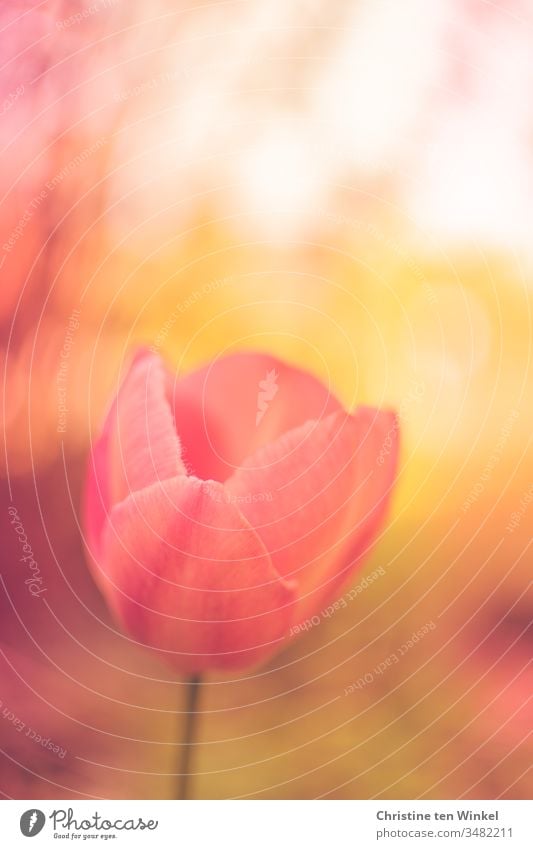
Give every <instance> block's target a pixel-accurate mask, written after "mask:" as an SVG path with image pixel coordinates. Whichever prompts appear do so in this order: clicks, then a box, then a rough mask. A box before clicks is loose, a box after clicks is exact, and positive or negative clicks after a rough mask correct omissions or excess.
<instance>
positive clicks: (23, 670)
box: [0, 0, 533, 799]
mask: <svg viewBox="0 0 533 849" xmlns="http://www.w3.org/2000/svg"><path fill="white" fill-rule="evenodd" d="M0 44H1V55H2V76H1V83H0V85H1V87H2V96H1V105H0V111H1V114H2V122H1V125H0V126H1V142H0V144H1V150H2V162H3V163H4V167H3V169H2V171H1V174H0V183H1V186H0V192H1V197H2V203H1V207H0V231H1V233H0V278H1V283H0V323H1V346H0V360H1V363H2V386H3V392H2V409H1V416H2V434H3V450H2V452H1V459H0V465H1V473H2V505H1V510H0V517H1V521H2V541H3V545H2V557H1V581H2V586H1V587H0V605H1V615H0V753H1V754H0V758H1V759H0V793H1V794H3V796H4V797H7V798H28V799H32V798H34V799H39V798H41V799H42V798H69V797H73V798H76V797H79V798H87V797H96V798H98V797H101V798H166V797H172V796H173V794H174V788H175V786H176V778H175V777H174V776H173V773H175V772H176V761H177V757H178V754H179V751H180V746H179V744H180V740H181V733H182V729H183V713H182V711H183V710H184V704H185V702H184V685H183V682H182V681H179V680H174V678H173V676H172V674H171V673H170V672H169V671H168V670H167V669H166V668H164V667H158V666H156V665H155V664H154V661H153V660H152V658H151V657H149V656H148V655H147V654H146V653H145V652H144V651H143V650H142V649H141V648H139V647H138V646H136V645H135V644H134V642H133V641H132V640H131V639H130V638H128V637H126V636H124V635H122V634H121V633H120V631H119V630H118V628H117V626H116V625H115V623H114V622H113V621H112V619H111V617H110V615H109V613H108V612H107V611H106V608H105V604H104V602H103V600H102V598H101V597H100V595H99V593H98V591H97V589H96V587H95V585H94V583H93V581H92V579H91V577H90V575H89V573H88V571H87V567H86V564H85V559H84V554H83V540H82V536H81V531H80V527H79V505H80V493H81V486H82V481H83V475H84V466H85V462H86V458H87V452H88V448H89V444H90V440H91V436H92V435H94V434H95V433H96V431H97V428H98V426H99V424H100V423H101V421H102V417H103V414H104V412H105V408H106V404H107V403H108V400H109V398H110V395H111V393H112V392H113V391H114V389H115V388H116V386H117V382H118V381H119V379H120V374H121V372H122V371H123V370H124V368H125V367H126V366H127V363H128V358H129V356H130V353H131V350H132V349H133V348H135V346H136V345H138V344H140V343H142V344H147V345H149V346H153V347H154V348H155V349H156V350H158V351H160V352H161V354H162V355H163V356H164V357H165V358H166V359H167V360H168V362H169V363H170V364H171V365H172V366H173V367H174V368H175V370H176V372H177V373H178V374H181V373H185V372H186V371H188V370H190V369H191V368H192V367H194V366H196V365H198V364H200V363H203V362H205V361H207V360H209V359H210V358H213V357H216V356H218V355H221V354H223V353H226V352H230V351H234V350H244V349H255V350H262V351H268V352H271V353H274V354H277V355H278V356H281V357H284V358H285V359H287V360H288V361H290V362H293V363H295V364H298V365H301V366H303V367H305V368H307V369H308V370H310V371H312V372H313V373H315V374H316V375H318V376H319V377H320V378H321V379H323V380H324V381H325V382H327V383H331V384H332V386H333V387H334V389H335V390H336V391H337V392H338V394H339V396H340V397H341V398H342V400H343V402H344V403H345V404H346V405H347V406H349V407H353V406H355V405H357V404H358V403H370V404H374V405H376V406H394V407H396V409H397V410H398V412H399V417H400V423H401V438H402V457H401V474H400V478H399V482H398V486H397V490H396V493H395V498H394V504H393V510H392V513H391V515H390V519H389V522H388V525H387V527H386V529H385V530H384V532H383V533H382V535H381V537H380V538H379V540H378V543H377V545H376V547H375V549H374V552H373V554H372V557H371V558H370V560H369V561H368V562H367V563H365V565H364V567H363V570H362V572H361V573H360V574H359V575H358V576H357V577H356V579H355V587H357V592H355V593H352V595H351V596H350V597H348V595H341V597H340V599H339V604H338V605H337V609H336V610H334V611H325V612H324V614H323V615H321V616H319V617H318V621H317V622H315V624H313V625H312V627H310V628H309V630H308V631H307V632H306V633H305V634H304V635H303V636H302V637H301V638H300V639H299V640H298V641H296V642H294V643H293V644H292V645H291V646H290V647H289V648H288V649H287V650H286V651H285V652H283V653H282V654H281V655H279V656H278V658H276V659H275V661H273V662H272V664H271V665H270V666H269V667H267V668H262V669H259V670H252V671H251V672H250V673H248V674H246V675H242V676H238V677H237V676H236V677H235V678H227V677H226V678H223V677H220V678H216V677H214V676H211V677H210V678H208V679H207V680H206V682H205V685H204V687H203V691H202V695H201V704H200V709H201V716H200V717H199V724H198V737H197V742H198V744H199V745H198V746H197V747H195V754H194V770H195V773H196V775H195V778H194V781H193V793H194V795H195V796H196V797H198V798H226V797H256V798H315V797H330V798H354V797H355V798H375V797H383V798H456V797H464V798H476V799H479V798H527V797H529V796H530V794H531V790H532V783H531V773H530V769H531V762H532V754H533V749H532V745H531V740H530V732H531V724H532V719H533V716H532V708H531V702H530V699H531V692H532V685H533V673H532V671H531V666H530V659H531V631H530V630H529V632H528V629H529V628H530V623H531V610H532V597H531V583H530V581H531V571H532V569H531V564H532V554H531V547H530V543H531V527H532V519H533V470H532V449H531V419H532V416H531V413H532V402H531V397H532V396H531V390H532V385H531V374H532V372H531V354H532V339H533V336H532V310H531V307H532V297H531V296H532V291H533V286H532V281H533V253H532V240H531V221H532V220H533V149H532V139H533V99H532V98H531V90H532V84H533V8H532V6H531V3H530V2H528V0H506V2H503V0H500V2H497V3H492V2H485V0H435V2H431V3H429V2H424V0H404V2H402V3H398V2H394V0H354V2H343V0H330V2H326V0H311V2H305V3H304V2H301V0H283V2H282V0H262V2H261V0H234V1H232V0H229V2H223V1H222V0H218V2H213V3H205V4H198V5H197V6H195V5H187V4H184V3H181V2H170V0H151V2H148V0H132V2H126V0H87V2H86V3H85V4H82V3H79V2H77V0H75V2H66V0H65V1H63V0H45V2H40V3H36V2H32V3H29V2H17V0H11V2H9V3H4V4H2V6H1V8H0ZM295 403H297V399H295ZM13 511H14V512H13ZM366 578H368V580H365V579H366ZM348 590H349V587H347V588H346V593H347V592H348ZM342 600H343V601H342ZM413 634H415V637H414V638H413Z"/></svg>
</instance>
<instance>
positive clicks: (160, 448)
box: [85, 351, 186, 551]
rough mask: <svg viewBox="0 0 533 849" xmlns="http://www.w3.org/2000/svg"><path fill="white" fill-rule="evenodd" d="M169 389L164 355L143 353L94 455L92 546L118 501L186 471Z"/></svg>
mask: <svg viewBox="0 0 533 849" xmlns="http://www.w3.org/2000/svg"><path fill="white" fill-rule="evenodd" d="M169 389H170V387H169V379H168V374H167V372H166V369H165V367H164V365H163V363H162V361H161V359H160V358H159V357H158V356H157V355H154V354H151V353H150V352H148V351H142V352H141V353H140V354H137V356H136V357H135V359H134V361H133V363H132V364H131V366H130V369H129V371H128V373H127V375H126V377H125V379H124V381H123V383H122V385H121V387H120V389H119V391H118V394H117V396H116V398H115V399H114V401H113V404H112V406H111V408H110V410H109V411H108V414H107V417H106V420H105V423H104V427H103V430H102V434H101V436H100V438H99V439H98V440H97V441H96V442H95V443H94V445H93V449H92V455H91V458H90V460H89V468H88V476H87V488H86V501H85V515H86V527H87V535H88V543H89V547H90V549H91V550H92V551H97V550H98V548H99V538H100V534H101V532H102V529H103V526H104V523H105V519H106V517H107V515H108V514H109V512H110V510H111V508H112V507H113V505H114V504H116V503H118V502H120V501H122V500H123V499H124V498H126V497H127V496H128V495H129V494H130V492H135V491H136V490H139V489H143V488H144V487H146V486H148V485H149V484H151V483H154V482H155V481H158V480H166V479H168V478H172V477H175V476H176V475H179V474H186V469H185V466H184V465H183V462H182V461H181V445H180V441H179V439H178V436H177V434H176V430H175V426H174V419H173V415H172V407H171V403H170V400H169Z"/></svg>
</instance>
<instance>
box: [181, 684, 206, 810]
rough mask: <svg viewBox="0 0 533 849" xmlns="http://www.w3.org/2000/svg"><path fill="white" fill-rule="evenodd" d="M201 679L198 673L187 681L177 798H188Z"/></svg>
mask: <svg viewBox="0 0 533 849" xmlns="http://www.w3.org/2000/svg"><path fill="white" fill-rule="evenodd" d="M201 683H202V679H201V678H200V676H199V675H193V677H192V678H190V679H189V681H188V682H187V685H186V687H187V691H186V696H185V698H186V704H185V728H184V731H183V740H182V743H181V746H180V763H179V772H178V774H177V779H178V781H177V784H178V787H177V790H178V793H177V798H178V799H188V798H189V791H190V784H191V781H190V778H191V773H190V768H191V760H192V752H193V747H194V745H195V744H194V732H195V726H196V714H197V712H198V697H199V695H200V684H201Z"/></svg>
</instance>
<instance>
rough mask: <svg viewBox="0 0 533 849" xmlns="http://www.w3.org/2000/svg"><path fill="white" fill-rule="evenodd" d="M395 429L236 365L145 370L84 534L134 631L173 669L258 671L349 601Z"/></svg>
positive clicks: (98, 460) (89, 490) (136, 367)
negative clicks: (180, 372)
mask: <svg viewBox="0 0 533 849" xmlns="http://www.w3.org/2000/svg"><path fill="white" fill-rule="evenodd" d="M397 435H398V425H397V420H396V417H395V415H394V414H393V413H392V412H388V411H379V410H376V409H372V408H370V407H360V408H358V409H356V410H355V412H354V413H353V414H350V413H348V412H347V411H346V410H345V409H344V408H343V407H342V405H341V404H340V403H339V401H338V400H337V399H336V398H335V397H334V395H333V394H332V393H331V392H330V391H329V389H328V388H327V387H326V386H324V385H323V384H322V383H321V382H320V381H318V380H317V379H315V378H314V377H313V376H311V375H310V374H306V373H305V372H303V371H301V370H299V369H296V368H293V367H291V366H289V365H287V364H285V363H282V362H280V361H278V360H276V359H274V358H272V357H269V356H264V355H259V354H234V355H230V356H226V357H223V358H220V359H217V360H216V361H214V362H212V363H210V364H208V365H207V366H205V367H204V368H201V369H200V370H199V371H196V372H194V373H191V374H188V375H186V376H185V377H183V378H180V379H177V378H176V377H175V376H174V375H172V374H171V373H170V371H169V370H168V369H167V368H166V366H165V365H164V363H163V361H162V360H161V358H160V357H159V356H158V355H157V354H155V353H152V352H150V351H142V352H140V353H139V354H138V355H137V356H136V357H135V358H134V360H133V362H132V364H131V366H130V368H129V370H128V372H127V374H126V377H125V379H124V381H123V383H122V384H121V386H120V388H119V391H118V393H117V395H116V397H115V399H114V400H113V403H112V405H111V407H110V410H109V412H108V414H107V417H106V419H105V423H104V426H103V430H102V432H101V435H100V436H99V438H98V439H97V440H96V442H95V443H94V445H93V448H92V452H91V457H90V461H89V468H88V476H87V482H86V489H85V507H84V523H85V536H86V543H87V548H88V551H89V555H90V557H89V560H90V563H91V568H92V570H93V573H94V576H95V579H96V581H97V583H98V585H99V587H100V589H101V591H102V593H103V595H104V597H105V598H106V599H107V601H108V604H109V605H110V607H111V609H112V610H113V612H114V614H115V616H116V618H117V619H118V621H119V622H120V623H121V625H122V627H123V628H124V629H125V630H126V631H127V632H128V633H129V634H130V635H132V636H133V637H134V638H135V639H136V640H137V641H138V642H139V643H141V644H142V645H143V646H146V647H149V648H151V649H153V650H156V651H157V652H158V653H159V654H160V655H161V656H162V657H163V658H164V659H166V661H167V662H169V663H170V664H171V665H172V666H173V667H174V668H175V669H177V670H179V671H180V672H183V673H186V674H189V675H198V674H199V673H201V672H204V671H205V670H207V669H231V668H233V669H235V668H244V667H247V666H251V665H255V664H258V663H261V662H263V661H265V660H267V659H268V658H269V657H271V656H272V655H274V653H276V652H277V651H279V649H280V648H281V647H282V646H283V645H284V644H285V643H286V642H287V641H288V639H289V638H290V636H291V634H294V633H295V632H296V631H297V630H298V626H299V625H301V624H302V623H305V622H306V621H307V620H308V619H309V618H310V617H312V616H314V615H315V614H317V612H319V611H320V610H321V609H322V608H323V607H324V606H325V605H326V604H328V603H329V602H330V601H331V600H332V599H334V598H336V597H338V593H339V591H340V588H341V586H342V585H343V584H344V583H345V582H347V581H348V579H349V578H350V576H351V575H352V574H353V572H354V570H355V569H357V568H358V566H359V565H360V563H361V560H362V558H363V556H364V555H365V554H366V553H367V552H368V551H369V548H370V545H371V543H372V542H373V540H374V539H375V537H376V534H377V532H378V530H379V528H380V526H381V524H382V522H383V519H384V516H385V512H386V508H387V503H388V500H389V496H390V493H391V489H392V487H393V483H394V478H395V472H396V461H397Z"/></svg>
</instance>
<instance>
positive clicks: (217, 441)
mask: <svg viewBox="0 0 533 849" xmlns="http://www.w3.org/2000/svg"><path fill="white" fill-rule="evenodd" d="M339 409H340V404H339V402H338V401H337V399H336V398H335V397H334V395H333V394H332V393H331V392H330V391H329V389H328V388H327V387H326V386H324V385H323V384H322V383H321V382H320V381H318V380H317V379H316V378H314V377H313V376H312V375H310V374H307V373H306V372H303V371H301V370H300V369H298V368H293V367H292V366H289V365H287V364H286V363H283V362H281V361H280V360H277V359H276V358H275V357H271V356H267V355H264V354H252V353H239V354H231V355H228V356H226V357H222V358H220V359H218V360H215V361H214V362H212V363H210V364H209V365H208V366H205V367H204V368H201V369H199V370H198V371H196V372H193V373H191V374H189V375H186V376H185V377H183V378H180V379H179V380H178V381H177V383H176V385H175V390H174V417H175V421H176V428H177V431H178V433H179V435H180V439H181V441H182V444H183V448H184V457H185V458H186V461H187V464H188V466H190V468H191V469H192V470H193V473H194V474H195V475H197V476H198V477H200V478H203V479H204V480H205V479H208V478H211V479H214V480H218V481H224V480H226V479H227V478H228V477H229V476H230V475H231V474H232V473H233V472H234V471H235V470H236V469H237V468H238V467H239V466H240V465H241V463H242V462H243V460H244V459H245V458H246V457H247V456H249V455H250V454H251V453H253V452H254V451H255V450H256V449H257V448H259V447H261V446H263V445H267V444H268V443H269V442H271V441H273V440H275V439H277V438H278V437H279V436H281V434H283V433H285V432H286V431H287V430H291V429H292V428H294V427H297V426H298V425H301V424H303V423H304V422H305V421H307V420H308V419H311V418H312V419H322V418H324V417H325V416H327V415H329V414H330V413H332V412H334V411H336V410H339Z"/></svg>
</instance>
